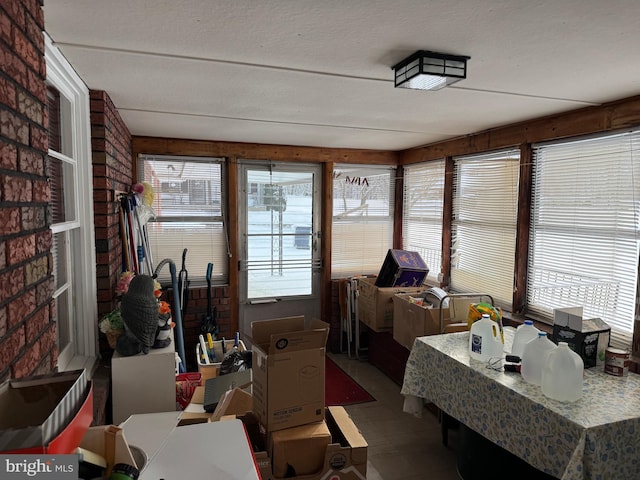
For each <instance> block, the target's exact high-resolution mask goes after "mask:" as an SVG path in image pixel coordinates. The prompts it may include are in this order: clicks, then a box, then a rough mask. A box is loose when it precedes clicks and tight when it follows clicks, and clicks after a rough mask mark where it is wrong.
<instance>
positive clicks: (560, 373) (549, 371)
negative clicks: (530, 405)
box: [542, 342, 584, 402]
mask: <svg viewBox="0 0 640 480" xmlns="http://www.w3.org/2000/svg"><path fill="white" fill-rule="evenodd" d="M583 372H584V362H583V361H582V358H580V355H578V354H577V353H576V352H574V351H573V350H571V349H570V348H569V345H568V344H567V343H566V342H559V343H558V348H556V349H554V350H551V351H550V352H549V354H548V355H547V361H546V362H545V364H544V367H543V369H542V393H544V394H545V395H546V396H547V397H549V398H553V399H554V400H559V401H561V402H575V401H576V400H578V399H580V397H582V374H583Z"/></svg>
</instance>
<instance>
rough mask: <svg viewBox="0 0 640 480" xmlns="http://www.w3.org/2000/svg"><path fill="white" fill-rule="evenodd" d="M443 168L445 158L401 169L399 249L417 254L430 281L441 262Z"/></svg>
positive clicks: (439, 268)
mask: <svg viewBox="0 0 640 480" xmlns="http://www.w3.org/2000/svg"><path fill="white" fill-rule="evenodd" d="M444 169H445V162H444V160H437V161H433V162H427V163H421V164H417V165H409V166H406V167H405V168H404V191H403V203H404V205H403V214H402V248H403V249H404V250H410V251H415V252H418V253H419V254H420V256H421V257H422V259H423V260H424V261H425V263H426V264H427V266H428V267H429V275H428V276H427V279H428V280H431V281H433V282H437V281H438V274H439V273H441V272H440V270H441V265H442V211H443V203H444Z"/></svg>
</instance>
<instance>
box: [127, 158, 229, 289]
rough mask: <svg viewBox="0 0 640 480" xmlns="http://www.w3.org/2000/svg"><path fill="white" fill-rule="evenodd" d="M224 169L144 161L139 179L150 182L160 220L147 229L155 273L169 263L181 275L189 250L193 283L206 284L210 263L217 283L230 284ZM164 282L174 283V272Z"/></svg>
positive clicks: (220, 163)
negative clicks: (184, 258)
mask: <svg viewBox="0 0 640 480" xmlns="http://www.w3.org/2000/svg"><path fill="white" fill-rule="evenodd" d="M223 167H224V160H223V159H221V158H202V157H181V156H159V155H141V156H140V158H139V161H138V179H139V181H146V182H149V183H150V184H151V185H152V186H153V189H154V193H155V198H154V200H153V207H152V208H153V211H154V213H155V217H154V218H152V219H151V220H149V222H148V224H147V230H148V234H149V240H150V242H149V243H150V249H151V252H152V256H153V268H154V269H156V268H157V266H158V264H159V263H160V262H161V261H162V260H163V259H167V258H168V259H171V260H173V262H174V263H175V265H176V270H177V271H178V272H179V271H180V270H181V268H182V254H183V251H184V249H185V248H186V249H187V254H186V262H185V267H186V270H187V273H188V276H189V279H190V281H192V282H193V281H204V279H205V277H206V270H207V264H208V263H209V262H211V263H213V273H212V276H211V278H212V282H213V283H217V284H221V283H226V282H227V281H228V262H229V258H228V244H227V233H226V225H225V222H224V215H223V212H224V209H225V205H224V199H225V198H226V195H224V193H223V192H224V190H223V182H222V175H223ZM159 279H160V281H162V282H163V283H165V282H167V281H170V280H171V276H170V270H169V267H168V266H167V267H164V268H162V269H161V270H160V272H159Z"/></svg>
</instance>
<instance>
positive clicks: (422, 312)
mask: <svg viewBox="0 0 640 480" xmlns="http://www.w3.org/2000/svg"><path fill="white" fill-rule="evenodd" d="M411 298H412V296H411V295H408V294H397V295H394V296H393V318H394V321H393V339H394V340H395V341H396V342H398V343H399V344H400V345H402V346H403V347H405V348H407V349H408V350H411V348H413V342H414V340H415V339H416V337H423V336H425V335H437V334H439V333H441V332H440V309H439V308H433V307H432V306H431V305H429V304H427V305H419V304H416V303H413V302H411V301H410V299H411ZM443 321H444V324H445V325H448V324H449V322H450V320H449V309H448V308H447V309H444V312H443ZM466 329H467V324H466V322H465V323H464V324H461V327H460V330H466ZM460 330H459V331H460Z"/></svg>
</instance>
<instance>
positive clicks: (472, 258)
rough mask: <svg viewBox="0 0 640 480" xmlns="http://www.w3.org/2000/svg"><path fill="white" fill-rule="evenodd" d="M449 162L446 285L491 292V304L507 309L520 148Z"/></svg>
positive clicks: (512, 265) (511, 272) (470, 290)
mask: <svg viewBox="0 0 640 480" xmlns="http://www.w3.org/2000/svg"><path fill="white" fill-rule="evenodd" d="M454 161H455V167H454V193H453V219H452V226H451V235H452V247H451V283H450V287H451V289H452V290H453V291H455V292H460V293H472V292H478V293H487V294H490V295H491V296H492V297H493V299H494V302H495V303H496V304H499V305H503V306H505V307H507V308H510V307H511V303H512V298H513V272H514V262H515V246H516V217H517V207H518V176H519V165H520V151H519V150H509V151H502V152H494V153H488V154H484V155H475V156H469V157H459V158H455V159H454Z"/></svg>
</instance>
